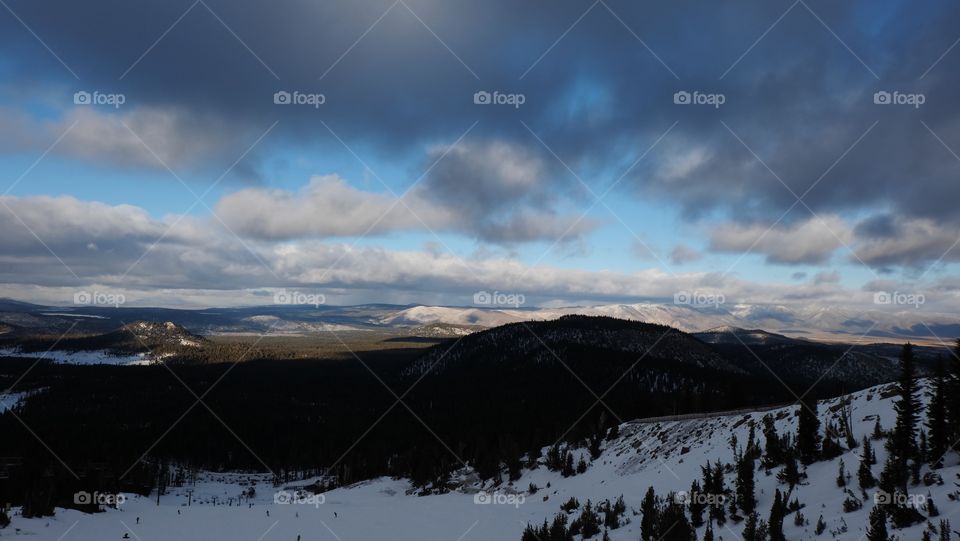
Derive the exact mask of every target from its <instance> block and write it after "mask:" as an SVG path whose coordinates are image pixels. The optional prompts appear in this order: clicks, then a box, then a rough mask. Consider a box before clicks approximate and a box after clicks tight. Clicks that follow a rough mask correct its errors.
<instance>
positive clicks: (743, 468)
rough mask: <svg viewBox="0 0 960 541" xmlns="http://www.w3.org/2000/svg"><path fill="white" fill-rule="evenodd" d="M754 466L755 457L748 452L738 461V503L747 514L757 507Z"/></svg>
mask: <svg viewBox="0 0 960 541" xmlns="http://www.w3.org/2000/svg"><path fill="white" fill-rule="evenodd" d="M754 467H755V464H754V462H753V458H751V457H749V456H748V455H747V454H746V453H744V455H743V456H741V457H740V460H739V461H737V480H736V492H737V504H738V505H739V506H740V509H742V510H743V512H744V513H745V514H750V513H752V512H753V511H754V510H755V509H756V508H757V498H756V496H755V495H754V480H753V473H754V471H753V470H754Z"/></svg>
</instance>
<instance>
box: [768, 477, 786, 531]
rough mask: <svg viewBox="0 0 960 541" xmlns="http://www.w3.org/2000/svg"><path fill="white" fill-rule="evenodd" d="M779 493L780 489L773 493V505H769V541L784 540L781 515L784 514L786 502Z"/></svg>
mask: <svg viewBox="0 0 960 541" xmlns="http://www.w3.org/2000/svg"><path fill="white" fill-rule="evenodd" d="M784 499H785V498H784V497H783V496H782V495H781V494H780V489H779V488H778V489H777V491H776V492H775V493H774V496H773V505H772V506H770V519H769V520H768V521H767V527H768V528H769V535H770V541H784V540H785V538H784V536H783V517H784V516H785V515H786V511H787V510H786V502H785V501H784Z"/></svg>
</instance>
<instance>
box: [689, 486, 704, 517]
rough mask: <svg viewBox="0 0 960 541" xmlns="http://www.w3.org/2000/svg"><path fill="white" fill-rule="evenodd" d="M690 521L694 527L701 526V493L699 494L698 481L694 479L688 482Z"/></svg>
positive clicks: (702, 506)
mask: <svg viewBox="0 0 960 541" xmlns="http://www.w3.org/2000/svg"><path fill="white" fill-rule="evenodd" d="M688 507H689V508H690V523H691V524H692V525H693V527H694V528H699V527H700V526H703V508H704V505H703V495H702V494H701V489H700V483H699V482H697V481H696V480H694V481H693V483H691V484H690V503H689V504H688Z"/></svg>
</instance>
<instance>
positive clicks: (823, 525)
mask: <svg viewBox="0 0 960 541" xmlns="http://www.w3.org/2000/svg"><path fill="white" fill-rule="evenodd" d="M826 529H827V523H826V522H824V521H823V515H820V518H818V519H817V526H816V527H815V528H814V530H813V533H815V534H817V535H820V534H822V533H823V532H824V530H826Z"/></svg>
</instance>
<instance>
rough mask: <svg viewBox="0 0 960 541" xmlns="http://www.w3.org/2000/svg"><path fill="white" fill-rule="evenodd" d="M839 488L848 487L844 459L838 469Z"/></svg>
mask: <svg viewBox="0 0 960 541" xmlns="http://www.w3.org/2000/svg"><path fill="white" fill-rule="evenodd" d="M837 486H838V487H840V488H843V487H845V486H847V470H846V468H844V465H843V459H842V458H841V459H840V466H839V467H838V468H837Z"/></svg>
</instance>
